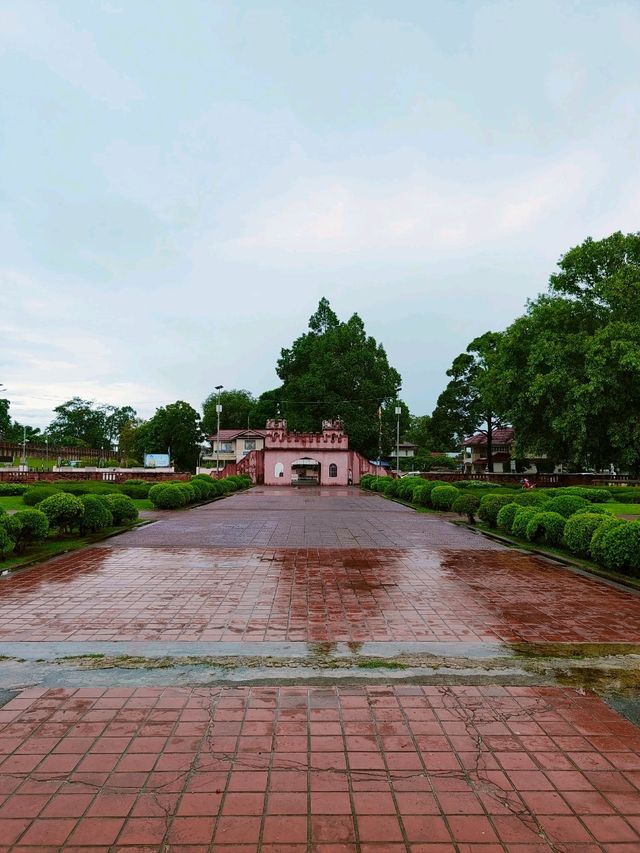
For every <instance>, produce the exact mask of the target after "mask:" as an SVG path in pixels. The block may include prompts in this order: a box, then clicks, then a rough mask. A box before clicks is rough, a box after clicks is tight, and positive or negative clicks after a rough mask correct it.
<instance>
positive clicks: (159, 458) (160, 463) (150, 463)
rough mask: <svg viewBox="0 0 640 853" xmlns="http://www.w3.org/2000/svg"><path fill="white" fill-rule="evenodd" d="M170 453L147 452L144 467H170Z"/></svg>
mask: <svg viewBox="0 0 640 853" xmlns="http://www.w3.org/2000/svg"><path fill="white" fill-rule="evenodd" d="M169 464H170V462H169V454H168V453H145V454H144V467H145V468H168V467H169Z"/></svg>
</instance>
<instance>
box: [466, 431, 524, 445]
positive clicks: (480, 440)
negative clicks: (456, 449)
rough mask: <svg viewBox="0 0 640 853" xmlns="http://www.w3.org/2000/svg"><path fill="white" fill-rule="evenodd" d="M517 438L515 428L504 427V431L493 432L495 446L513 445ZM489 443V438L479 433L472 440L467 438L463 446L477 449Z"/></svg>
mask: <svg viewBox="0 0 640 853" xmlns="http://www.w3.org/2000/svg"><path fill="white" fill-rule="evenodd" d="M514 437H515V430H514V429H513V427H504V428H503V429H494V431H493V444H511V442H512V441H513V439H514ZM486 443H487V436H486V435H485V434H484V433H482V432H478V433H476V434H475V435H472V436H471V438H465V440H464V441H463V444H464V446H465V447H476V446H477V445H482V444H486Z"/></svg>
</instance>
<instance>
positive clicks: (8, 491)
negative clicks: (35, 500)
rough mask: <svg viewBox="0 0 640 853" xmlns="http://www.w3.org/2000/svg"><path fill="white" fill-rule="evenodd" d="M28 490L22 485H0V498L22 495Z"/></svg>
mask: <svg viewBox="0 0 640 853" xmlns="http://www.w3.org/2000/svg"><path fill="white" fill-rule="evenodd" d="M27 489H28V486H25V485H24V483H0V498H10V497H15V496H17V495H23V494H24V493H25V492H26V491H27Z"/></svg>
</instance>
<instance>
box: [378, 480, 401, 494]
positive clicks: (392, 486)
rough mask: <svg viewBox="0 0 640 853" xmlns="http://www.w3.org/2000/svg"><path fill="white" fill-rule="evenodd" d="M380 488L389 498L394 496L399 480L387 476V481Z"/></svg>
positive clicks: (398, 486)
mask: <svg viewBox="0 0 640 853" xmlns="http://www.w3.org/2000/svg"><path fill="white" fill-rule="evenodd" d="M382 488H383V492H384V494H385V495H388V496H389V497H390V498H395V497H396V495H397V494H398V491H399V488H400V480H392V479H391V477H389V479H388V481H387V482H386V483H385V484H384V486H383V487H382Z"/></svg>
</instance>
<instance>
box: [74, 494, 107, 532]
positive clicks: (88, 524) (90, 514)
mask: <svg viewBox="0 0 640 853" xmlns="http://www.w3.org/2000/svg"><path fill="white" fill-rule="evenodd" d="M80 501H81V502H82V506H83V507H84V513H83V515H82V518H81V519H80V532H81V533H97V532H98V531H99V530H104V529H105V528H107V527H111V526H112V525H113V516H112V515H111V512H110V510H109V507H108V506H107V504H106V502H105V501H103V500H100V498H99V497H98V496H97V495H82V496H81V497H80Z"/></svg>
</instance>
